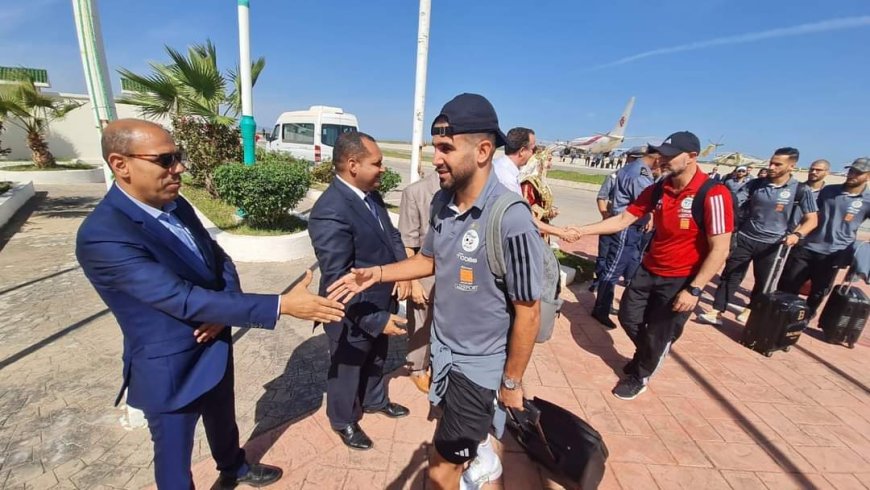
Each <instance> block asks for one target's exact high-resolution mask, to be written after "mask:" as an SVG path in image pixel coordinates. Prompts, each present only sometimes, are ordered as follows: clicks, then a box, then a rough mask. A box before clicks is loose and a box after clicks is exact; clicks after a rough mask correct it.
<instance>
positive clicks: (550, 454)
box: [507, 397, 609, 490]
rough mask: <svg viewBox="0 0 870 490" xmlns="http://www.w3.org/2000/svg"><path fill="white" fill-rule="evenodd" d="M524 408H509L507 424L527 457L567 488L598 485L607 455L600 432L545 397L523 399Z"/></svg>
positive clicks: (585, 489) (595, 486)
mask: <svg viewBox="0 0 870 490" xmlns="http://www.w3.org/2000/svg"><path fill="white" fill-rule="evenodd" d="M523 408H524V410H523V411H522V412H519V411H515V410H510V409H508V421H507V426H508V429H509V430H510V431H511V433H512V434H513V435H514V437H515V438H516V440H517V441H518V442H519V443H520V445H521V446H523V449H525V450H526V453H527V454H528V455H529V457H531V458H532V459H533V460H535V461H537V462H538V463H541V464H542V465H544V466H545V467H546V468H548V469H549V470H550V471H552V472H553V473H554V474H555V476H556V480H557V481H558V482H559V483H560V484H562V485H563V486H565V487H567V488H581V489H583V490H594V489H595V488H598V484H599V483H601V479H602V478H603V477H604V462H605V461H607V456H608V455H609V453H608V451H607V446H605V445H604V440H603V439H602V438H601V434H599V433H598V432H597V431H596V430H595V429H593V428H592V427H591V426H590V425H589V424H587V423H586V422H585V421H583V419H581V418H580V417H578V416H576V415H574V414H573V413H571V412H569V411H567V410H565V409H564V408H562V407H559V406H558V405H554V404H553V403H550V402H548V401H546V400H541V399H540V398H537V397H535V399H534V400H523Z"/></svg>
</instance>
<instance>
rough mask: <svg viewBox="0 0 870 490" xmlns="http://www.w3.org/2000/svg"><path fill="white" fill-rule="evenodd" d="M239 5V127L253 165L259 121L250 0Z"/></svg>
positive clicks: (248, 162)
mask: <svg viewBox="0 0 870 490" xmlns="http://www.w3.org/2000/svg"><path fill="white" fill-rule="evenodd" d="M238 6H239V76H240V77H241V85H242V118H241V120H240V121H239V128H240V129H241V131H242V148H243V149H244V154H245V165H253V164H254V161H255V159H256V158H255V152H254V147H255V142H254V138H255V134H256V132H257V123H256V122H254V100H253V96H252V94H251V24H250V11H251V6H250V0H238Z"/></svg>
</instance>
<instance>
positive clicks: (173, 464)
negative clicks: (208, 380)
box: [145, 357, 248, 490]
mask: <svg viewBox="0 0 870 490" xmlns="http://www.w3.org/2000/svg"><path fill="white" fill-rule="evenodd" d="M227 364H228V365H227V372H226V374H225V375H224V378H223V379H222V380H221V382H220V383H218V384H217V386H215V387H214V388H212V389H211V390H209V391H208V392H207V393H205V394H204V395H202V396H201V397H199V398H198V399H197V400H196V401H194V402H193V403H191V404H190V405H188V406H186V407H184V408H182V409H181V410H177V411H175V412H169V413H155V412H145V419H146V420H147V421H148V429H149V430H150V431H151V440H152V441H153V442H154V477H155V480H156V482H157V488H159V489H160V490H167V489H173V490H174V489H179V490H188V489H191V488H193V479H192V477H191V474H190V461H191V454H192V452H193V435H194V432H195V431H196V423H197V422H198V421H199V418H200V416H202V425H203V426H204V427H205V437H206V439H208V445H209V448H210V449H211V455H212V457H213V458H214V460H215V462H216V463H217V469H218V470H219V471H221V472H222V473H234V474H236V475H239V476H241V475H243V474H245V473H247V471H248V466H247V464H246V463H245V451H244V449H242V448H240V447H239V427H238V426H237V425H236V404H235V395H234V393H233V361H232V357H231V358H230V361H229V362H228V363H227Z"/></svg>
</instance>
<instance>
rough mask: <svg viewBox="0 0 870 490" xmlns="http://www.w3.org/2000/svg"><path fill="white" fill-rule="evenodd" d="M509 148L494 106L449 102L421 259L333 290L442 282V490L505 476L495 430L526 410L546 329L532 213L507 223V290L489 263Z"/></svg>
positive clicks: (433, 397)
mask: <svg viewBox="0 0 870 490" xmlns="http://www.w3.org/2000/svg"><path fill="white" fill-rule="evenodd" d="M504 141H505V137H504V134H503V133H502V132H501V130H499V127H498V117H497V116H496V113H495V109H493V107H492V105H491V104H490V103H489V101H487V100H486V99H485V98H484V97H482V96H480V95H476V94H462V95H459V96H457V97H455V98H454V99H453V100H451V101H450V102H448V103H447V104H446V105H445V106H444V108H443V109H441V113H440V114H439V115H438V117H436V118H435V121H434V122H433V123H432V144H433V146H434V147H435V156H434V157H433V160H432V162H433V163H434V164H435V169H436V171H437V172H438V176H439V179H440V185H441V189H442V190H441V191H440V192H438V194H436V195H435V197H434V199H433V201H432V215H431V218H430V221H431V224H430V228H429V232H428V233H427V234H426V239H425V241H424V243H423V246H422V247H421V249H420V253H418V254H417V255H414V256H413V257H411V258H409V259H406V260H403V261H402V262H399V263H396V264H389V265H384V266H383V267H370V268H366V269H353V270H352V273H351V274H348V275H347V276H345V277H344V278H342V279H341V280H339V281H336V283H334V284H333V285H332V286H331V287H330V291H331V292H332V294H331V295H330V297H332V298H343V297H344V296H345V295H350V296H352V295H353V294H357V293H359V292H361V291H363V290H364V289H366V288H368V287H370V286H372V285H374V284H377V283H382V282H394V281H401V280H411V279H418V278H422V277H426V276H429V275H432V274H433V273H434V274H435V293H434V297H435V300H434V321H433V323H432V331H431V353H432V354H431V356H432V364H431V368H432V386H431V388H430V390H429V399H430V401H431V402H432V403H433V404H435V405H438V406H440V407H441V409H442V411H443V415H442V416H441V418H440V419H439V421H438V426H437V428H436V429H435V435H434V445H435V451H434V452H433V453H432V456H431V458H430V460H429V478H430V479H431V480H432V482H433V483H434V484H435V488H456V486H457V484H460V485H461V488H479V487H480V486H482V485H483V484H485V483H486V482H489V481H495V480H497V479H498V478H499V476H501V472H502V467H501V463H500V462H499V460H498V457H497V456H496V454H495V453H494V452H493V450H492V448H491V447H490V442H489V438H488V435H487V434H488V431H489V428H490V426H493V427H494V429H495V433H496V435H497V436H498V435H500V434H501V432H502V430H503V428H504V415H505V414H504V412H503V411H501V409H500V408H496V404H495V402H496V399H498V401H499V402H501V404H502V405H504V406H506V407H512V408H520V409H521V408H522V403H523V388H522V378H523V374H524V373H525V370H526V366H527V365H528V362H529V358H530V357H531V354H532V349H533V347H534V345H535V337H536V336H537V333H538V328H539V327H540V298H541V283H542V274H543V260H544V257H543V252H544V248H543V247H544V242H543V240H541V237H540V235H539V234H538V230H537V228H536V227H535V224H534V222H533V221H532V215H531V213H530V212H529V209H528V207H527V206H524V205H522V204H520V205H516V204H515V205H511V206H510V207H508V208H507V210H506V211H505V214H504V216H503V218H502V221H501V233H502V236H501V237H500V239H501V242H502V243H503V248H504V263H505V264H509V265H508V267H507V271H506V275H505V277H504V278H503V279H504V280H503V281H496V278H495V276H494V275H493V273H492V272H491V271H490V268H489V263H488V262H487V248H488V247H489V246H490V245H489V244H487V243H486V240H487V237H486V235H487V232H486V222H487V218H488V217H489V214H490V212H492V210H493V206H494V204H495V203H496V201H497V200H498V199H499V198H500V196H502V195H505V194H508V195H510V191H509V190H508V189H507V188H505V187H504V186H503V185H501V184H499V182H498V178H497V177H496V175H495V172H493V171H492V156H493V153H494V152H495V149H496V148H497V147H499V146H501V145H503V144H504ZM516 198H517V199H518V202H522V201H521V199H522V198H520V197H519V196H516ZM508 301H509V302H510V304H508V303H507V302H508ZM496 395H498V397H497V398H496ZM469 461H471V462H472V463H471V464H470V465H469V467H468V469H467V470H465V472H464V473H463V468H465V465H466V463H468V462H469Z"/></svg>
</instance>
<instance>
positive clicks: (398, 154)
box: [381, 148, 411, 160]
mask: <svg viewBox="0 0 870 490" xmlns="http://www.w3.org/2000/svg"><path fill="white" fill-rule="evenodd" d="M381 153H383V154H384V156H385V157H390V158H401V159H404V160H410V159H411V152H410V151H403V150H393V149H390V148H385V149H382V150H381Z"/></svg>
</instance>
